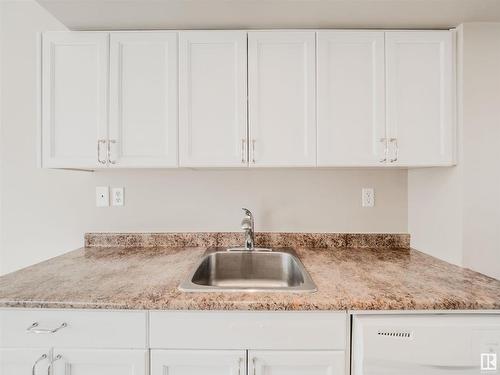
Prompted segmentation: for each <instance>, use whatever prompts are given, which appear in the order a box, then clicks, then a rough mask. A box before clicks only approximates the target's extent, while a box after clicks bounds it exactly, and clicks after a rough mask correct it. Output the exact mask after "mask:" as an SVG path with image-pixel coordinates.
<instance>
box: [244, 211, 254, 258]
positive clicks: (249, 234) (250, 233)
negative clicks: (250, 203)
mask: <svg viewBox="0 0 500 375" xmlns="http://www.w3.org/2000/svg"><path fill="white" fill-rule="evenodd" d="M243 211H244V212H245V217H244V218H243V220H241V229H243V230H244V231H245V249H246V250H253V249H254V248H255V241H254V233H255V232H254V220H253V214H252V212H251V211H250V210H249V209H247V208H243Z"/></svg>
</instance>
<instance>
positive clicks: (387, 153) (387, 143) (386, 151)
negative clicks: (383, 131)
mask: <svg viewBox="0 0 500 375" xmlns="http://www.w3.org/2000/svg"><path fill="white" fill-rule="evenodd" d="M380 142H385V146H384V158H383V159H380V160H379V162H380V163H385V162H386V161H387V155H389V142H387V138H380Z"/></svg>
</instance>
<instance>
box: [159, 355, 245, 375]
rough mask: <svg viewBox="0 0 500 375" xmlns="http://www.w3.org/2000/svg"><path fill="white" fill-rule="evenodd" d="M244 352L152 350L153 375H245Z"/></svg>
mask: <svg viewBox="0 0 500 375" xmlns="http://www.w3.org/2000/svg"><path fill="white" fill-rule="evenodd" d="M245 370H246V352H245V351H244V350H151V375H165V374H168V375H245Z"/></svg>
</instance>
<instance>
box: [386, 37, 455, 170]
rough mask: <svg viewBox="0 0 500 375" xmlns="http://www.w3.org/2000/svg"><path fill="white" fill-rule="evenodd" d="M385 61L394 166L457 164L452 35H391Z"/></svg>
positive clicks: (388, 39) (389, 144)
mask: <svg viewBox="0 0 500 375" xmlns="http://www.w3.org/2000/svg"><path fill="white" fill-rule="evenodd" d="M386 60H387V61H386V69H387V70H386V74H387V121H388V149H389V159H390V160H389V162H390V163H393V164H396V165H408V166H412V165H416V166H418V165H423V166H425V165H429V166H432V165H447V164H453V156H454V152H453V151H454V150H453V147H454V141H453V137H454V117H455V116H454V90H453V88H454V78H453V77H454V62H453V34H452V33H451V32H450V31H410V32H400V31H397V32H387V33H386Z"/></svg>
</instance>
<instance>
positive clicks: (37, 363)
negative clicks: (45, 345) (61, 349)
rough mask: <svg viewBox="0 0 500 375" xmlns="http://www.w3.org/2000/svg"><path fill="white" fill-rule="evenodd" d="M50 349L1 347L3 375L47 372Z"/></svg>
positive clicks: (0, 366)
mask: <svg viewBox="0 0 500 375" xmlns="http://www.w3.org/2000/svg"><path fill="white" fill-rule="evenodd" d="M49 355H50V352H49V350H48V349H47V350H43V349H0V374H1V375H23V374H26V375H29V374H32V375H37V374H43V375H45V374H47V370H48V367H49Z"/></svg>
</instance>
